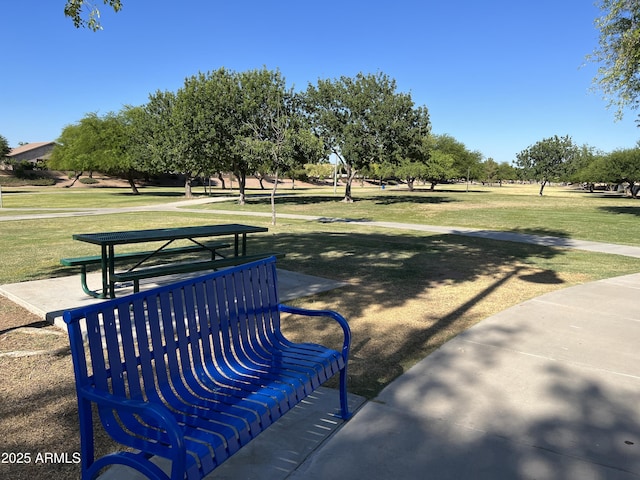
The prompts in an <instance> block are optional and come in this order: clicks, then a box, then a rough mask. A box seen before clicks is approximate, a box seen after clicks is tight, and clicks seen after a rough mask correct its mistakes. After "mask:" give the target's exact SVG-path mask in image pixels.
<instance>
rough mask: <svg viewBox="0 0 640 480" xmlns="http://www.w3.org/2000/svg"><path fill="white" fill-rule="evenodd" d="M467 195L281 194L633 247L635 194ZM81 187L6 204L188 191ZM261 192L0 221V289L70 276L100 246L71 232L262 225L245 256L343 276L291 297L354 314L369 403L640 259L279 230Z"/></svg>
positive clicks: (328, 226) (525, 190) (23, 195)
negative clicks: (460, 341) (346, 198)
mask: <svg viewBox="0 0 640 480" xmlns="http://www.w3.org/2000/svg"><path fill="white" fill-rule="evenodd" d="M465 190H466V189H465V186H446V187H442V188H441V189H439V190H436V191H435V192H430V191H428V190H421V191H416V192H408V191H407V190H401V189H396V188H386V189H385V190H380V189H375V188H360V187H356V188H354V196H355V198H356V200H357V201H356V202H355V203H353V204H344V203H341V202H340V199H341V197H342V195H341V191H338V193H337V194H334V193H333V190H332V189H330V188H329V189H311V190H304V189H296V190H294V191H291V190H281V191H280V192H279V194H280V196H279V197H278V199H277V211H278V213H294V214H303V215H314V216H319V217H330V218H342V219H364V220H367V219H368V220H379V221H393V222H406V223H425V224H434V225H447V226H467V227H477V228H486V229H495V230H510V231H522V232H530V233H543V234H553V235H560V236H567V237H572V238H580V239H587V240H598V241H607V242H613V243H625V244H632V245H638V244H639V243H640V241H639V240H638V239H637V238H636V236H635V235H634V233H635V231H636V225H637V223H638V215H639V214H640V204H638V203H637V202H636V201H635V200H631V199H626V198H621V197H618V196H613V195H601V194H589V193H586V192H581V191H575V190H571V189H566V188H565V189H563V188H559V187H554V188H549V187H548V188H547V189H545V196H544V197H542V198H541V197H539V196H538V195H537V188H536V187H535V186H505V187H502V188H499V187H493V188H490V187H480V186H473V188H471V189H470V191H469V192H466V191H465ZM77 192H81V193H76V191H71V190H63V189H57V190H55V189H53V188H52V189H42V190H40V189H31V188H25V189H24V190H19V191H17V192H15V193H13V192H10V193H9V194H8V195H6V196H5V198H4V199H3V200H5V202H4V204H5V207H7V206H9V205H11V206H13V207H14V208H34V209H38V210H41V209H43V208H54V209H55V208H81V207H89V206H91V207H100V206H102V207H110V208H112V207H124V206H139V205H144V204H149V205H151V204H154V205H155V204H157V203H160V202H173V201H177V200H181V199H182V197H181V196H180V195H181V190H180V189H153V190H145V191H144V192H143V195H140V196H132V195H129V194H127V193H125V191H124V190H121V189H106V188H104V189H103V188H99V189H98V188H96V189H93V188H85V189H82V190H78V191H77ZM221 193H222V194H227V192H221ZM264 194H265V192H263V191H260V190H253V191H251V192H250V195H249V202H248V204H247V205H245V206H238V205H236V204H235V203H234V202H224V203H212V204H210V205H205V206H201V207H200V209H199V210H196V211H193V210H189V211H176V210H171V211H147V212H122V213H114V214H108V215H98V216H83V217H64V218H49V219H29V220H19V221H0V265H1V268H0V284H5V283H13V282H19V281H26V280H32V279H39V278H48V277H52V276H60V275H69V274H74V273H76V274H77V271H76V270H73V269H69V268H67V267H63V266H61V265H60V264H59V259H60V258H62V257H69V256H81V255H89V254H97V253H98V249H97V247H95V246H93V245H90V244H83V243H81V242H76V241H74V240H72V238H71V235H72V234H73V233H83V232H96V231H117V230H129V229H146V228H162V227H167V226H187V225H202V224H210V223H211V224H213V223H230V222H236V223H248V224H253V225H261V226H266V227H268V228H269V232H268V233H265V234H259V235H253V236H251V237H250V238H249V245H248V246H249V250H250V251H283V252H286V254H287V256H286V258H285V259H283V260H279V262H278V263H279V266H280V267H281V268H285V269H289V270H293V271H297V272H301V273H307V274H312V275H318V276H323V277H327V278H332V279H335V280H340V281H343V282H346V284H347V286H346V287H343V288H340V289H336V290H332V291H330V292H325V293H322V294H318V295H314V296H311V297H306V298H303V299H298V300H296V301H295V302H294V303H295V304H297V305H300V306H306V307H310V308H333V309H336V310H338V311H340V312H341V313H343V314H344V315H345V316H346V317H347V318H348V319H349V321H350V324H351V326H352V329H353V333H354V350H353V357H352V362H351V367H350V368H351V378H350V385H351V389H352V391H354V392H355V393H359V394H361V395H365V396H367V397H373V396H375V395H376V394H377V392H379V391H380V389H381V388H383V387H384V386H385V385H387V384H388V383H389V382H390V381H391V380H393V378H395V377H397V376H398V375H399V374H401V373H402V372H403V371H405V370H406V369H407V368H408V367H410V366H411V365H413V364H414V363H415V362H416V361H418V360H420V359H421V358H424V357H425V356H426V355H428V354H429V353H430V352H431V351H433V349H435V348H437V347H438V346H440V345H442V343H443V342H445V341H447V340H448V339H450V338H451V337H453V336H455V335H457V334H458V333H460V332H461V331H464V330H465V329H467V328H469V327H470V326H472V325H473V324H475V323H477V322H478V321H480V320H482V319H484V318H487V317H488V316H490V315H492V314H494V313H497V312H499V311H501V310H504V309H506V308H508V307H510V306H512V305H515V304H517V303H519V302H522V301H524V300H527V299H530V298H533V297H535V296H537V295H541V294H543V293H546V292H549V291H552V290H556V289H558V288H563V287H567V286H570V285H575V284H579V283H584V282H588V281H593V280H597V279H601V278H608V277H613V276H618V275H623V274H629V273H637V272H640V259H635V258H627V257H620V256H615V255H605V254H598V253H591V252H584V251H578V250H571V249H563V248H549V247H541V246H536V245H527V244H520V243H512V242H499V241H494V240H486V239H480V238H472V237H463V236H456V235H445V234H436V233H427V232H416V231H408V230H394V229H384V228H376V227H374V226H371V225H366V222H365V223H358V224H354V223H350V222H342V221H336V222H327V221H317V220H302V219H290V218H280V219H278V222H277V224H276V225H275V226H273V225H271V224H270V223H271V219H270V217H269V216H268V215H267V216H265V217H254V216H247V215H246V213H248V212H251V211H262V212H269V211H270V205H269V201H268V198H264V197H263V195H264ZM193 208H195V207H190V209H193ZM3 210H4V209H3ZM216 210H225V211H226V212H229V211H231V212H233V214H232V215H228V214H224V215H222V214H219V213H217V212H216ZM11 211H12V210H11V208H9V209H7V210H6V211H4V212H2V214H3V215H6V214H7V212H11ZM14 212H17V210H16V211H14ZM20 213H21V214H24V213H25V212H24V211H20ZM146 247H147V246H145V248H146ZM131 248H132V249H138V248H140V247H139V246H135V245H134V246H131ZM78 288H80V286H79V282H78ZM288 325H289V326H288V329H287V332H288V334H289V335H290V336H291V337H292V339H294V340H304V339H306V338H303V334H309V333H313V334H316V337H315V338H313V339H312V340H313V341H320V342H322V343H327V344H329V345H331V344H332V342H334V341H335V339H336V338H337V332H334V331H332V330H330V329H326V328H325V327H324V326H321V325H320V324H318V325H316V324H305V325H302V324H299V323H297V321H295V320H294V321H292V322H289V323H288Z"/></svg>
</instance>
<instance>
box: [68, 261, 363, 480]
mask: <svg viewBox="0 0 640 480" xmlns="http://www.w3.org/2000/svg"><path fill="white" fill-rule="evenodd" d="M281 313H292V314H299V315H308V316H315V317H328V318H329V319H333V320H335V321H336V322H337V323H338V325H339V326H340V327H341V328H342V331H343V334H344V337H343V344H342V349H341V351H336V350H332V349H330V348H327V347H324V346H322V345H318V344H314V343H292V342H291V341H289V340H288V339H286V338H285V337H284V335H283V334H282V332H281V330H280V314H281ZM64 320H65V322H66V323H67V327H68V330H69V339H70V343H71V354H72V358H73V366H74V372H75V378H76V390H77V395H78V413H79V418H80V437H81V438H80V444H81V449H82V451H81V453H82V464H81V467H82V478H83V479H87V478H94V477H95V476H96V475H97V474H98V473H99V472H100V471H101V470H102V469H104V468H105V467H107V466H110V465H112V464H124V465H128V466H130V467H132V468H134V469H136V470H138V471H140V472H141V473H143V474H144V475H146V476H147V477H148V478H151V479H168V478H171V479H172V480H177V479H184V478H187V479H194V478H202V477H203V476H205V475H207V474H208V473H209V472H211V471H212V470H214V469H215V468H216V467H217V466H218V465H220V464H221V463H222V462H224V460H225V459H227V458H228V457H230V456H231V455H233V453H235V452H236V451H238V450H239V449H240V448H242V447H243V446H244V445H246V444H247V443H248V442H249V441H250V440H252V439H253V438H254V437H255V436H256V435H258V434H259V433H260V432H262V431H263V430H264V429H265V428H267V427H268V426H269V425H271V424H272V423H273V422H275V421H276V420H277V419H278V418H279V417H281V416H282V415H283V414H284V413H285V412H287V411H288V410H290V409H291V408H293V407H294V406H295V405H296V404H298V403H299V402H300V401H301V400H302V399H304V398H305V397H306V396H307V395H309V394H310V393H311V392H312V391H313V390H314V389H316V388H317V387H318V386H320V385H321V384H322V383H324V382H325V381H326V380H328V379H329V378H330V377H332V376H334V375H336V374H338V373H339V374H340V416H341V417H342V418H343V419H345V420H346V419H348V418H349V417H350V416H351V413H350V412H349V408H348V405H347V388H346V387H347V360H348V355H349V347H350V342H351V333H350V329H349V325H348V323H347V321H346V320H345V319H344V317H342V316H341V315H340V314H338V313H336V312H334V311H330V310H306V309H300V308H295V307H290V306H286V305H282V304H280V303H279V300H278V291H277V278H276V264H275V258H269V259H265V260H261V261H256V262H252V263H249V264H245V265H240V266H236V267H232V268H229V269H227V270H221V271H217V272H214V273H211V274H208V275H205V276H201V277H198V278H194V279H189V280H185V281H182V282H179V283H175V284H173V285H167V286H164V287H158V288H155V289H150V290H147V291H144V292H140V293H136V294H133V295H129V296H124V297H121V298H116V299H111V300H108V301H105V302H102V303H98V304H95V305H92V306H88V307H82V308H77V309H74V310H69V311H66V312H65V313H64ZM93 405H95V406H96V407H97V412H98V416H99V418H100V420H101V423H102V426H103V428H104V429H105V430H106V432H107V433H108V434H109V435H110V436H111V437H112V438H113V439H115V440H116V441H117V442H119V443H121V444H122V445H124V446H126V447H129V450H128V451H120V452H115V453H111V454H108V455H106V456H103V457H101V458H99V459H95V454H94V436H93V435H94V424H93V423H94V422H93V416H92V406H93ZM152 456H158V457H163V458H166V459H168V460H169V461H170V462H171V473H170V477H169V476H167V474H165V473H164V472H163V471H162V470H161V469H160V468H159V467H157V466H156V465H155V464H154V463H152V462H151V461H150V460H149V459H150V457H152Z"/></svg>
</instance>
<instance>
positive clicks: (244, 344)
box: [228, 267, 302, 413]
mask: <svg viewBox="0 0 640 480" xmlns="http://www.w3.org/2000/svg"><path fill="white" fill-rule="evenodd" d="M252 272H253V268H252V267H249V268H247V269H246V270H245V271H244V272H243V274H242V275H232V276H230V282H229V286H228V288H231V289H232V292H233V297H232V298H234V299H235V302H234V303H233V305H232V307H233V308H232V311H231V313H230V315H229V316H230V319H231V320H230V323H231V341H232V342H233V346H234V351H235V352H236V353H237V355H238V357H239V359H240V361H241V362H242V364H243V365H245V366H246V368H248V369H249V370H252V371H260V372H263V375H261V377H262V378H263V379H271V380H273V382H274V383H272V384H271V385H273V386H274V387H275V388H277V389H279V390H282V391H283V392H284V393H285V394H286V395H287V406H286V407H285V410H283V411H282V413H284V412H285V411H287V410H289V409H290V408H293V406H295V405H296V404H297V403H298V402H299V401H300V399H301V398H302V397H300V396H299V392H298V389H297V388H296V385H298V384H299V383H300V380H298V381H288V378H287V375H283V373H284V372H283V371H282V370H278V371H274V368H275V367H276V362H273V361H270V362H268V361H264V359H263V358H260V356H259V355H257V354H256V352H255V351H254V350H253V349H252V345H251V343H250V341H249V339H248V330H249V329H250V328H254V326H255V324H254V323H253V321H252V315H251V314H250V312H249V309H248V307H247V300H248V297H250V295H251V293H250V291H249V287H248V285H250V279H251V277H252ZM245 282H246V283H245Z"/></svg>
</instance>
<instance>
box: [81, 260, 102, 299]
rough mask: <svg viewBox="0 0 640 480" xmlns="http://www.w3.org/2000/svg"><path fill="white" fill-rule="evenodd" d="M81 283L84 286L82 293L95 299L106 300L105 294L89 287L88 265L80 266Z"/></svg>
mask: <svg viewBox="0 0 640 480" xmlns="http://www.w3.org/2000/svg"><path fill="white" fill-rule="evenodd" d="M80 283H81V284H82V291H83V292H84V293H86V294H87V295H90V296H92V297H94V298H104V294H103V293H98V292H95V291H93V290H91V289H90V288H89V286H88V285H87V266H86V265H81V266H80Z"/></svg>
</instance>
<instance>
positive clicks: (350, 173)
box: [342, 165, 356, 203]
mask: <svg viewBox="0 0 640 480" xmlns="http://www.w3.org/2000/svg"><path fill="white" fill-rule="evenodd" d="M346 167H347V185H346V186H345V188H344V198H343V199H342V201H343V202H345V203H353V197H352V196H351V184H352V183H353V179H354V178H355V177H356V171H355V169H354V168H353V167H352V166H351V165H346Z"/></svg>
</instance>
